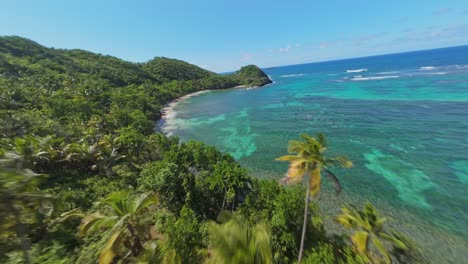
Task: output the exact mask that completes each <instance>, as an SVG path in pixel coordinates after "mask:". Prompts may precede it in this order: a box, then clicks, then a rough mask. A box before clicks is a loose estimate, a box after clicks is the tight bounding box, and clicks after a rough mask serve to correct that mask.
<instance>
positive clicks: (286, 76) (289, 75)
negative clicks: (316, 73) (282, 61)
mask: <svg viewBox="0 0 468 264" xmlns="http://www.w3.org/2000/svg"><path fill="white" fill-rule="evenodd" d="M299 76H304V74H302V73H297V74H286V75H281V76H280V77H282V78H290V77H299Z"/></svg>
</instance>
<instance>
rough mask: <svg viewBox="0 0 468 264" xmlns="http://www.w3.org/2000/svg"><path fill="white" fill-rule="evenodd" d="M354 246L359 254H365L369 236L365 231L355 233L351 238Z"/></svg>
mask: <svg viewBox="0 0 468 264" xmlns="http://www.w3.org/2000/svg"><path fill="white" fill-rule="evenodd" d="M351 240H352V241H353V244H354V246H355V247H356V249H357V251H358V252H359V253H360V254H366V252H367V244H368V240H369V234H368V233H367V232H365V231H357V232H356V233H354V235H353V236H352V237H351Z"/></svg>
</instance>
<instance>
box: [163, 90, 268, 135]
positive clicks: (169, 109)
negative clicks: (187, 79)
mask: <svg viewBox="0 0 468 264" xmlns="http://www.w3.org/2000/svg"><path fill="white" fill-rule="evenodd" d="M272 83H274V82H272ZM272 83H269V84H272ZM269 84H266V85H263V86H267V85H269ZM263 86H248V85H238V86H234V87H230V88H226V89H207V90H201V91H197V92H193V93H189V94H186V95H183V96H181V97H178V98H176V99H174V100H172V101H170V102H169V103H167V104H165V105H164V107H163V108H161V110H160V112H161V117H160V118H159V119H158V120H157V121H156V129H155V130H156V132H161V133H163V134H164V132H163V131H162V126H163V125H164V124H165V123H166V120H167V119H170V118H174V117H175V116H176V112H175V111H174V107H176V106H177V104H179V103H180V102H182V101H185V100H187V99H188V98H190V97H194V96H197V95H200V94H204V93H208V92H212V91H221V90H231V89H240V88H245V89H247V90H250V89H253V88H257V87H263Z"/></svg>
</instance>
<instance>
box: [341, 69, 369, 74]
mask: <svg viewBox="0 0 468 264" xmlns="http://www.w3.org/2000/svg"><path fill="white" fill-rule="evenodd" d="M365 71H367V69H366V68H362V69H356V70H346V72H347V73H350V72H365Z"/></svg>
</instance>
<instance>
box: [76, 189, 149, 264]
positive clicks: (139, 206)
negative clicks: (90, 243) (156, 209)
mask: <svg viewBox="0 0 468 264" xmlns="http://www.w3.org/2000/svg"><path fill="white" fill-rule="evenodd" d="M102 204H103V205H104V206H105V207H107V209H108V210H106V212H107V214H106V215H104V214H102V213H100V212H97V213H93V214H90V215H88V216H86V217H84V218H83V221H82V223H81V225H80V234H82V235H85V234H88V233H92V232H95V231H98V230H101V229H110V230H111V233H112V235H111V237H110V239H109V240H108V241H107V243H106V245H105V247H104V249H103V250H102V251H101V254H100V257H99V263H101V264H102V263H111V262H112V260H113V259H114V257H115V256H116V254H117V253H118V248H120V247H121V246H124V247H128V249H129V250H130V251H129V254H131V255H133V256H134V257H136V256H138V254H139V252H140V251H141V250H142V249H143V243H142V239H141V237H140V236H139V234H137V217H138V216H140V215H141V213H143V212H144V211H146V210H147V209H148V208H149V207H151V206H154V205H156V204H158V201H157V199H156V197H155V196H153V195H148V194H144V195H141V196H133V195H131V194H130V192H128V191H123V192H114V193H111V194H110V195H109V196H108V197H107V198H106V199H104V201H103V202H102Z"/></svg>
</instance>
